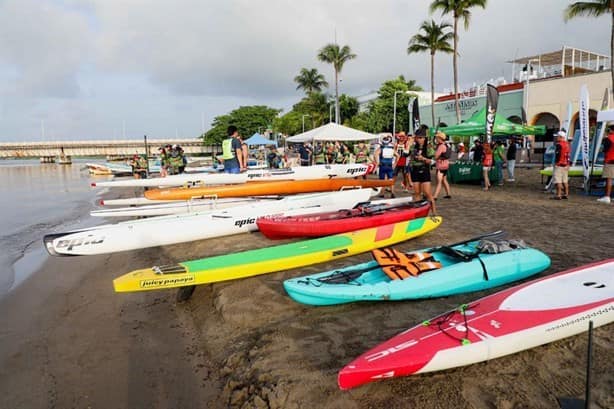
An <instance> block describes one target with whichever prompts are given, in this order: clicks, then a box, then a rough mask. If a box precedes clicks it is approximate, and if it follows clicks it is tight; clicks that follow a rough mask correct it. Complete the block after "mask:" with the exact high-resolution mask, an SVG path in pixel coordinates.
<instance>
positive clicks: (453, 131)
mask: <svg viewBox="0 0 614 409" xmlns="http://www.w3.org/2000/svg"><path fill="white" fill-rule="evenodd" d="M439 130H440V131H441V132H443V133H445V134H446V135H448V136H477V135H484V134H485V133H486V107H484V108H482V109H481V110H480V111H479V112H477V113H476V114H474V115H473V116H472V117H471V118H469V119H467V120H466V121H465V122H463V123H462V124H458V125H452V126H446V127H443V128H439ZM493 134H494V135H545V134H546V127H545V126H544V125H536V126H528V125H519V124H515V123H513V122H511V121H509V120H507V119H505V118H504V117H503V116H501V115H497V116H495V128H494V130H493Z"/></svg>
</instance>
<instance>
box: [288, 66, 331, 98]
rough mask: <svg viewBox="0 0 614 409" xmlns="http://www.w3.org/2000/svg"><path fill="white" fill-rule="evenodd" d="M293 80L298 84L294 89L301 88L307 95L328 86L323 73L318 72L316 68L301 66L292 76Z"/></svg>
mask: <svg viewBox="0 0 614 409" xmlns="http://www.w3.org/2000/svg"><path fill="white" fill-rule="evenodd" d="M294 82H296V83H297V84H298V85H297V86H296V89H297V90H298V89H302V90H303V91H305V92H306V93H307V95H309V94H311V93H313V92H321V91H322V88H326V87H328V82H326V79H325V78H324V75H322V74H320V73H319V72H318V70H317V69H316V68H312V69H307V68H301V72H300V74H299V75H297V76H296V77H294Z"/></svg>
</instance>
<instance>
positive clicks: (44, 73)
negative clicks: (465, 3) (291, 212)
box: [0, 0, 611, 142]
mask: <svg viewBox="0 0 614 409" xmlns="http://www.w3.org/2000/svg"><path fill="white" fill-rule="evenodd" d="M570 3H571V2H570V1H567V0H514V1H509V0H489V1H488V5H487V8H486V9H485V10H482V9H475V10H473V11H472V18H471V24H470V28H469V30H468V31H465V30H464V29H461V30H460V32H459V39H460V40H459V41H460V42H459V55H460V58H459V70H460V73H459V78H460V85H461V88H465V87H469V86H471V85H472V84H474V83H484V82H486V81H488V80H489V79H492V78H498V77H501V76H504V77H505V78H506V79H507V80H508V81H509V80H510V78H511V70H512V65H511V64H508V63H506V61H509V60H512V59H513V58H514V57H524V56H531V55H535V54H538V53H541V52H548V51H555V50H560V49H561V48H562V46H563V45H567V46H571V47H576V48H580V49H585V50H590V51H594V52H598V53H602V54H609V44H610V27H611V20H610V17H609V16H607V15H606V16H602V17H600V18H578V19H574V20H571V21H569V22H567V23H565V22H564V20H563V10H564V9H565V7H566V6H567V5H568V4H570ZM429 4H430V1H428V0H403V1H401V0H362V1H358V0H334V1H331V0H310V1H298V0H215V1H214V0H173V1H168V0H0V38H2V41H0V141H5V142H6V141H10V142H22V141H41V140H45V141H59V140H101V139H107V140H108V139H124V138H126V139H133V138H142V137H143V135H148V137H150V138H170V137H173V138H174V137H179V138H193V137H197V136H198V135H200V134H201V132H202V131H203V130H205V131H206V130H208V129H210V127H211V123H212V121H213V119H214V118H215V117H216V116H218V115H224V114H227V113H228V112H230V111H232V110H233V109H236V108H238V107H240V106H247V105H267V106H270V107H273V108H278V109H283V110H284V112H287V111H288V110H290V109H291V107H292V105H293V104H294V103H296V102H298V101H299V100H300V99H301V98H302V96H303V93H302V92H301V91H300V90H298V91H297V90H296V83H294V81H293V78H294V77H295V76H296V75H297V74H298V73H299V71H300V69H301V68H317V69H318V70H319V71H320V72H321V73H322V74H324V75H325V76H326V78H327V80H328V81H329V83H330V84H331V92H334V80H333V78H334V77H333V75H334V72H333V69H332V67H331V66H330V65H328V64H324V63H321V62H319V61H318V60H317V53H318V50H319V49H321V48H322V47H323V46H324V45H326V44H328V43H333V42H335V39H336V41H337V43H338V44H340V45H349V46H350V47H351V49H352V51H353V52H354V53H355V54H356V55H357V58H356V59H355V60H352V61H349V62H347V63H346V64H345V66H344V67H343V72H342V74H341V79H342V81H341V83H340V92H342V93H346V94H349V95H352V96H359V95H364V94H366V93H369V92H371V91H375V90H377V89H378V88H379V87H380V85H381V83H382V82H384V81H386V80H389V79H392V78H395V77H397V76H398V75H401V74H402V75H404V76H405V78H408V79H414V80H416V81H417V83H418V84H419V85H420V86H422V87H423V88H424V89H425V90H429V87H430V65H429V64H430V61H429V55H428V54H412V55H407V51H406V50H407V43H408V41H409V39H410V38H411V37H412V36H413V35H414V34H416V33H417V32H418V29H419V27H420V24H421V23H422V22H423V21H424V20H430V19H431V18H432V19H435V20H436V21H437V22H439V21H441V20H442V16H441V14H440V13H439V12H437V13H434V14H430V13H429ZM443 19H444V20H447V21H450V22H451V18H450V17H449V16H444V17H443ZM435 65H436V67H435V88H436V91H438V92H441V91H443V90H444V89H446V88H447V89H451V88H452V81H453V79H452V78H453V76H452V75H453V74H452V57H451V55H437V56H436V64H435Z"/></svg>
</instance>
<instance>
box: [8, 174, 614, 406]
mask: <svg viewBox="0 0 614 409" xmlns="http://www.w3.org/2000/svg"><path fill="white" fill-rule="evenodd" d="M452 189H453V192H452V196H453V197H452V199H450V200H446V199H440V200H438V201H437V207H438V213H439V214H440V215H441V216H443V218H444V221H443V224H442V226H441V227H440V228H438V229H436V230H435V231H433V232H431V233H429V234H427V235H425V236H423V237H420V238H418V239H414V240H412V241H408V242H405V243H402V244H400V245H399V246H397V248H399V249H401V250H404V251H408V250H412V249H417V248H421V247H426V246H431V245H436V244H444V243H452V242H456V241H459V240H462V239H465V238H469V237H471V236H474V235H478V234H481V233H484V232H488V231H493V230H497V229H505V230H506V231H507V232H509V237H510V238H520V239H523V240H525V241H526V242H527V243H529V244H530V245H532V246H534V247H536V248H538V249H540V250H542V251H544V252H545V253H546V254H548V255H549V256H550V257H551V259H552V266H551V267H550V268H549V269H548V270H547V271H545V272H543V273H542V274H541V275H540V276H546V275H549V274H552V273H555V272H558V271H561V270H565V269H568V268H572V267H576V266H580V265H582V264H586V263H589V262H591V261H597V260H601V259H605V258H608V257H612V256H613V254H614V252H613V251H612V248H613V247H614V219H613V216H614V206H609V207H608V206H605V205H602V204H598V203H597V202H596V201H595V197H586V196H583V195H580V194H579V193H578V194H576V193H575V191H574V193H573V194H572V196H571V197H570V200H568V201H553V200H548V198H549V197H550V195H547V194H544V193H543V192H542V191H541V184H540V176H539V174H538V170H537V168H534V169H518V182H516V183H514V184H509V185H506V186H503V187H496V188H495V189H493V190H492V191H490V192H483V191H482V190H481V188H480V187H479V186H471V185H452ZM127 193H130V192H125V191H124V192H122V194H127ZM274 244H276V243H274V242H271V241H269V240H267V239H265V238H263V236H262V235H261V234H260V233H254V234H244V235H238V236H231V237H226V238H223V239H218V240H205V241H199V242H195V243H188V244H182V245H175V246H168V247H165V248H152V249H146V250H140V251H131V252H124V253H118V254H113V255H104V256H93V257H62V258H55V257H54V258H49V259H48V260H47V261H46V262H45V263H44V265H43V267H42V268H41V269H40V270H39V271H38V272H37V273H36V274H34V275H33V276H32V277H31V278H30V279H28V280H27V281H26V282H25V283H24V284H22V285H21V286H20V287H19V288H17V289H16V290H15V291H14V292H12V293H11V294H9V295H8V296H7V297H6V298H5V299H4V300H2V301H0V308H1V310H2V312H3V313H2V315H1V316H0V390H2V394H1V395H0V407H2V408H34V409H36V408H118V409H119V408H131V409H134V408H287V409H292V408H339V409H341V408H343V409H346V408H348V409H349V408H412V407H415V408H475V409H477V408H556V407H558V404H557V397H560V396H569V397H583V394H584V382H585V378H584V373H585V360H586V346H587V336H586V334H583V335H579V336H575V337H572V338H568V339H564V340H561V341H559V342H556V343H553V344H549V345H546V346H542V347H538V348H535V349H532V350H528V351H525V352H521V353H518V354H515V355H510V356H507V357H503V358H500V359H497V360H493V361H490V362H485V363H481V364H476V365H472V366H467V367H463V368H458V369H453V370H448V371H444V372H438V373H433V374H427V375H419V376H414V377H407V378H402V379H394V380H388V381H383V382H378V383H373V384H369V385H366V386H363V387H360V388H357V389H354V390H351V391H341V390H339V389H338V387H337V382H336V378H337V372H338V371H339V370H340V369H341V368H342V367H343V366H344V365H345V364H347V363H348V362H349V361H351V360H352V359H353V358H355V357H357V356H358V355H360V354H361V353H362V352H364V351H366V350H367V349H369V348H370V347H373V346H375V345H376V344H379V343H380V342H382V341H384V340H386V339H388V338H390V337H392V336H393V335H395V334H397V333H399V332H401V331H402V330H404V329H406V328H408V327H410V326H413V325H416V324H417V323H419V322H421V321H423V320H424V319H427V318H429V317H432V316H434V315H436V314H439V313H442V312H445V311H447V310H449V309H452V308H455V307H457V306H458V305H459V304H462V303H465V302H468V301H471V300H474V299H476V298H479V297H482V296H485V295H488V294H491V293H493V292H495V291H498V290H500V289H501V288H497V289H492V290H489V291H482V292H478V293H472V294H464V295H458V296H453V297H447V298H440V299H433V300H425V301H412V302H380V303H361V304H348V305H342V306H335V307H320V308H315V307H308V306H303V305H299V304H296V303H295V302H293V301H292V300H291V299H290V298H289V297H288V296H287V295H286V294H285V292H284V290H283V287H282V282H283V280H284V279H286V278H289V277H295V276H300V275H305V274H308V273H314V272H318V271H324V270H329V269H332V268H335V267H340V266H345V265H348V264H355V263H358V262H362V261H366V260H368V259H370V257H371V256H370V255H369V254H363V255H360V256H356V257H350V258H348V259H343V260H339V261H337V262H335V263H328V264H321V265H315V266H311V267H308V268H303V269H297V270H291V271H285V272H281V273H275V274H269V275H263V276H259V277H254V278H249V279H244V280H237V281H229V282H223V283H218V284H214V285H207V286H200V287H198V288H197V289H196V291H195V292H194V295H193V297H192V299H191V300H190V301H188V302H185V303H181V304H177V303H176V302H175V295H176V293H175V291H170V290H169V291H160V292H144V293H128V294H116V293H114V292H113V287H112V279H113V278H115V277H117V276H119V275H121V274H124V273H126V272H128V271H131V270H134V269H136V268H141V267H148V266H151V265H155V264H169V263H173V262H179V261H185V260H190V259H195V258H201V257H205V256H210V255H217V254H224V253H228V252H235V251H241V250H246V249H253V248H259V247H266V246H270V245H274ZM612 328H613V327H612V325H609V326H606V327H601V328H598V329H596V330H595V331H594V361H593V372H592V376H593V382H592V385H593V390H592V395H593V401H592V403H593V405H594V406H593V407H594V408H612V407H614V395H613V393H612V391H614V372H613V371H612V367H614V331H612Z"/></svg>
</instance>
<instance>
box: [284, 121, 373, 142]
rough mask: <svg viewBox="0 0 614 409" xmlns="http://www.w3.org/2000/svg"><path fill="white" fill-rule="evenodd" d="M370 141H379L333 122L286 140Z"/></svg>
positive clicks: (362, 132) (370, 135)
mask: <svg viewBox="0 0 614 409" xmlns="http://www.w3.org/2000/svg"><path fill="white" fill-rule="evenodd" d="M370 139H378V136H377V135H373V134H371V133H368V132H364V131H359V130H358V129H354V128H349V127H347V126H343V125H339V124H335V123H332V122H331V123H328V124H326V125H323V126H321V127H319V128H315V129H312V130H311V131H307V132H303V133H300V134H298V135H294V136H291V137H289V138H287V139H286V142H311V141H365V140H370Z"/></svg>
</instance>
